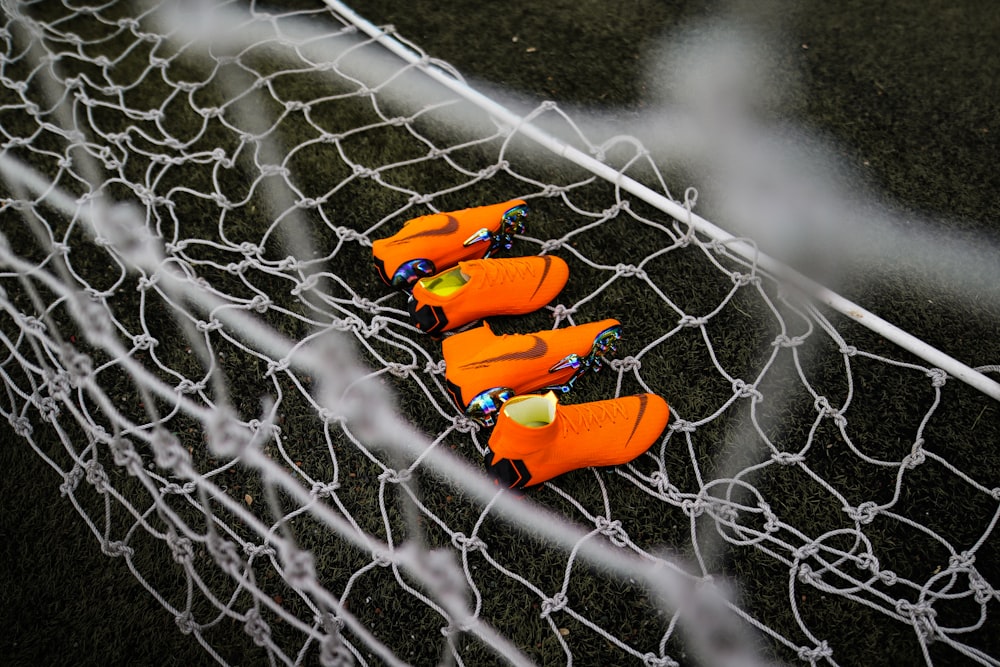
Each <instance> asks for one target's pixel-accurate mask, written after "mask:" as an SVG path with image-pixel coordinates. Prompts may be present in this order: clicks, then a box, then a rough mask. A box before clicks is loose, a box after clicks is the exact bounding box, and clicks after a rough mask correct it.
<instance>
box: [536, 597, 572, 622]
mask: <svg viewBox="0 0 1000 667" xmlns="http://www.w3.org/2000/svg"><path fill="white" fill-rule="evenodd" d="M567 604H569V599H568V598H567V597H566V594H565V593H562V592H560V593H556V594H555V595H553V596H552V597H550V598H545V599H544V600H542V614H541V617H542V618H548V617H549V616H550V615H551V614H552V613H553V612H557V611H561V610H562V609H564V608H565V607H566V605H567Z"/></svg>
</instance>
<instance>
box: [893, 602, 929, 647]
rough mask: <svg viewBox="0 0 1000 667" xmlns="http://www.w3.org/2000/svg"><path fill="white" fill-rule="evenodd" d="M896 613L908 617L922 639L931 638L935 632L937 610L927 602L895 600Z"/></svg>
mask: <svg viewBox="0 0 1000 667" xmlns="http://www.w3.org/2000/svg"><path fill="white" fill-rule="evenodd" d="M896 613H898V614H899V615H900V616H902V617H904V618H908V619H910V622H911V623H913V629H914V630H915V631H916V632H917V634H918V635H919V636H920V637H921V638H922V639H932V638H933V637H934V635H936V634H937V623H936V622H935V620H934V619H935V617H936V616H937V611H936V610H935V609H934V607H932V606H931V604H930V603H929V602H926V601H920V602H918V603H916V604H913V603H911V602H910V601H909V600H897V601H896Z"/></svg>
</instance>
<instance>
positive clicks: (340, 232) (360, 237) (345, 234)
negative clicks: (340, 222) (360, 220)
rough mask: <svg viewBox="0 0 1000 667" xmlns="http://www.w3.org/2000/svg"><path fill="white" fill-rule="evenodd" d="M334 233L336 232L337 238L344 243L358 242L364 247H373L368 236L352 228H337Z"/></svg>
mask: <svg viewBox="0 0 1000 667" xmlns="http://www.w3.org/2000/svg"><path fill="white" fill-rule="evenodd" d="M333 231H334V232H336V234H337V238H338V239H341V240H342V241H349V242H357V243H361V244H362V245H371V241H370V240H369V239H368V237H367V236H365V235H364V234H362V233H361V232H359V231H357V230H355V229H351V228H350V227H337V228H335V229H334V230H333Z"/></svg>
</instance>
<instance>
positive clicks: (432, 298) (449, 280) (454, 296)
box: [407, 255, 569, 334]
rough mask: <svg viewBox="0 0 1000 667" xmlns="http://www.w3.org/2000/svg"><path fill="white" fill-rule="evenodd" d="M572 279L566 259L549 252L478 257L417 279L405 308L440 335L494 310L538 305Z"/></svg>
mask: <svg viewBox="0 0 1000 667" xmlns="http://www.w3.org/2000/svg"><path fill="white" fill-rule="evenodd" d="M568 279H569V266H567V265H566V262H565V261H563V260H562V259H560V258H558V257H552V256H549V255H545V256H543V257H537V256H531V257H511V258H505V259H474V260H471V261H468V262H459V263H458V266H456V267H455V268H453V269H448V270H447V271H445V272H444V273H439V274H437V275H436V276H433V277H432V278H421V279H420V280H418V281H417V282H415V283H414V284H413V292H412V294H411V295H410V300H409V302H408V303H407V308H408V309H409V311H410V318H411V319H412V320H413V322H414V324H415V325H416V327H417V328H418V329H420V330H421V331H423V332H424V333H428V334H440V333H444V332H445V331H451V330H452V329H457V328H458V327H461V326H463V325H465V324H468V323H470V322H475V321H476V320H478V319H481V318H483V317H488V316H490V315H523V314H524V313H530V312H532V311H535V310H538V309H539V308H541V307H542V306H544V305H545V304H547V303H548V302H549V301H552V299H554V298H556V295H557V294H559V292H560V291H561V290H562V288H563V287H564V286H565V285H566V281H567V280H568Z"/></svg>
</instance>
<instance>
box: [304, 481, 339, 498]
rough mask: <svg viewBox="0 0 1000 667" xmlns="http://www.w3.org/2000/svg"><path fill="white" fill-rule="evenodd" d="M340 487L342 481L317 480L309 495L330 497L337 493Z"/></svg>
mask: <svg viewBox="0 0 1000 667" xmlns="http://www.w3.org/2000/svg"><path fill="white" fill-rule="evenodd" d="M339 489H340V482H328V483H323V482H315V483H314V484H313V485H312V488H311V489H310V490H309V495H310V496H312V497H313V498H317V499H318V498H330V497H332V496H334V495H336V493H337V491H338V490H339Z"/></svg>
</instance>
